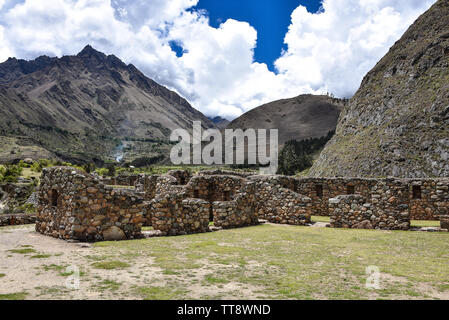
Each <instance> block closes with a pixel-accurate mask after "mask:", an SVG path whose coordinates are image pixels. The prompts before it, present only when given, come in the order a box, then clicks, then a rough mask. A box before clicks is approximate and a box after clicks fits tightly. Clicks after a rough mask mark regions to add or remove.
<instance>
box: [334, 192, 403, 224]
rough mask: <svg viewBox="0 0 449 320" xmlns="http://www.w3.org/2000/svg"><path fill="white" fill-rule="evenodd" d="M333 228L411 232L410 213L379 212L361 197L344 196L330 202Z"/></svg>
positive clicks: (376, 207) (377, 208)
mask: <svg viewBox="0 0 449 320" xmlns="http://www.w3.org/2000/svg"><path fill="white" fill-rule="evenodd" d="M329 211H330V213H331V223H330V227H331V228H353V229H380V230H409V229H410V216H409V213H408V211H406V210H405V211H388V210H379V207H378V206H376V205H374V204H372V203H368V202H366V199H365V197H363V196H361V195H355V194H353V195H342V196H337V197H336V198H333V199H330V200H329Z"/></svg>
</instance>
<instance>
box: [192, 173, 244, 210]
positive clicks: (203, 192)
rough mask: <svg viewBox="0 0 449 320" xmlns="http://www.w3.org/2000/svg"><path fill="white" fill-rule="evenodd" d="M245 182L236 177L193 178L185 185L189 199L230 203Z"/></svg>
mask: <svg viewBox="0 0 449 320" xmlns="http://www.w3.org/2000/svg"><path fill="white" fill-rule="evenodd" d="M245 184H246V180H245V179H244V178H241V177H237V176H220V175H213V176H195V177H193V178H192V179H191V180H190V182H189V183H188V184H187V185H186V192H187V194H188V196H189V197H191V198H199V199H203V200H206V201H209V202H210V203H211V204H212V202H215V201H231V200H232V199H233V198H234V196H235V195H236V194H237V193H239V192H240V190H241V189H242V188H243V186H244V185H245Z"/></svg>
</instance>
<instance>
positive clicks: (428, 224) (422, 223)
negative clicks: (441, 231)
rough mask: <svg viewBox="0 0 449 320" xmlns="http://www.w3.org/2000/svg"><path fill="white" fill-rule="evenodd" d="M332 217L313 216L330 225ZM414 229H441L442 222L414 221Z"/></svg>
mask: <svg viewBox="0 0 449 320" xmlns="http://www.w3.org/2000/svg"><path fill="white" fill-rule="evenodd" d="M330 221H331V220H330V217H321V216H312V222H325V223H330ZM411 226H412V227H439V226H440V221H426V220H412V221H411Z"/></svg>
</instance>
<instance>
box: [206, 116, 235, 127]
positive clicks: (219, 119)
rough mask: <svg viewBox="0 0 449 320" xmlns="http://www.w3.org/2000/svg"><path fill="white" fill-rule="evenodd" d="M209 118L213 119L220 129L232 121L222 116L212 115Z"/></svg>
mask: <svg viewBox="0 0 449 320" xmlns="http://www.w3.org/2000/svg"><path fill="white" fill-rule="evenodd" d="M209 120H210V121H212V122H213V123H214V124H215V125H216V126H217V128H218V129H223V128H226V127H227V125H228V124H230V123H231V122H230V121H229V120H227V119H224V118H222V117H220V116H217V117H210V118H209Z"/></svg>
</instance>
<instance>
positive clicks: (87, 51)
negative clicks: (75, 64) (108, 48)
mask: <svg viewBox="0 0 449 320" xmlns="http://www.w3.org/2000/svg"><path fill="white" fill-rule="evenodd" d="M91 56H95V57H106V55H105V54H104V53H102V52H100V51H98V50H95V49H94V48H93V47H92V46H91V45H90V44H88V45H87V46H85V47H84V49H83V50H81V52H80V53H78V57H91Z"/></svg>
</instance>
